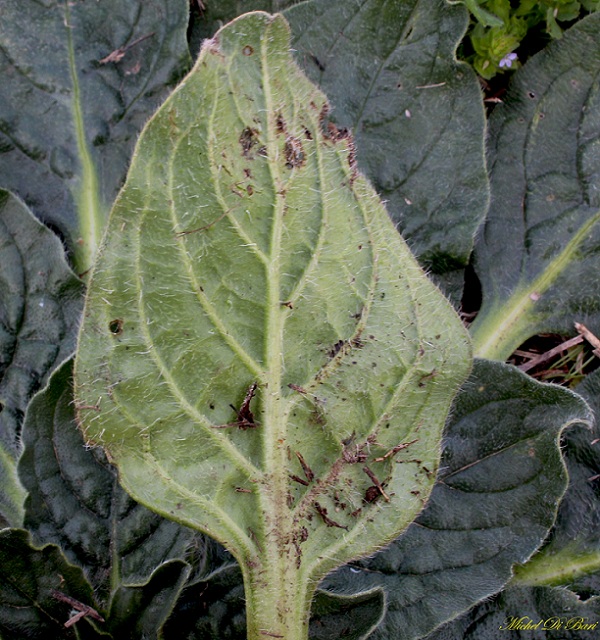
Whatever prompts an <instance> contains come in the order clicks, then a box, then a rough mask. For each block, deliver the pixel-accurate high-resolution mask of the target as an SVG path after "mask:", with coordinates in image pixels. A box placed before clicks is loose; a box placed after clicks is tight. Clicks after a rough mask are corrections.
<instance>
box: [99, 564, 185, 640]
mask: <svg viewBox="0 0 600 640" xmlns="http://www.w3.org/2000/svg"><path fill="white" fill-rule="evenodd" d="M189 569H190V568H189V566H188V565H187V564H186V563H185V562H182V561H181V560H171V561H170V562H166V563H165V564H163V565H162V566H160V567H159V568H158V569H156V571H155V572H154V573H153V574H152V576H151V577H150V580H149V581H148V582H147V583H146V584H143V585H136V586H120V587H119V588H118V589H117V590H116V592H115V593H114V594H113V597H112V600H111V606H110V613H109V616H108V618H107V621H106V627H107V628H108V629H109V630H110V631H111V633H112V635H113V637H114V638H115V639H118V640H139V639H140V638H144V640H156V639H157V638H162V637H163V636H162V627H163V624H164V623H165V620H166V619H167V618H168V616H169V615H170V614H171V611H172V609H173V606H174V605H175V602H176V600H177V598H178V597H179V594H180V592H181V589H182V587H183V584H184V582H185V580H186V578H187V576H188V573H189ZM179 637H181V636H179Z"/></svg>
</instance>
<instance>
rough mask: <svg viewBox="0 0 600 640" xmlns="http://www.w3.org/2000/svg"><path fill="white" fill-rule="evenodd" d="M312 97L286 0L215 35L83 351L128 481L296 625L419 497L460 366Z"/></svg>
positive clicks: (465, 362) (418, 277) (402, 523)
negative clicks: (287, 601)
mask: <svg viewBox="0 0 600 640" xmlns="http://www.w3.org/2000/svg"><path fill="white" fill-rule="evenodd" d="M324 106H325V98H324V96H323V94H322V93H320V92H319V90H318V89H316V88H315V87H314V86H313V85H311V84H310V83H309V82H308V80H307V79H306V78H305V77H304V76H303V75H302V74H301V73H300V71H299V70H298V69H297V67H296V66H295V65H294V63H293V61H292V59H291V55H290V52H289V30H288V27H287V25H286V23H285V21H284V20H283V18H281V17H280V16H276V17H271V16H269V15H268V14H264V13H255V14H248V15H246V16H244V17H242V18H240V19H238V20H237V21H234V22H233V23H231V24H230V25H228V26H227V27H225V28H224V29H222V30H221V31H220V32H219V33H218V34H217V36H216V38H215V39H214V40H212V41H209V42H208V43H207V44H206V46H205V48H204V49H203V52H202V54H201V56H200V58H199V60H198V62H197V64H196V66H195V68H194V70H193V71H192V72H191V73H190V75H188V76H187V78H186V79H185V80H184V82H183V84H182V85H181V87H180V88H179V89H178V90H176V91H175V92H174V93H173V94H172V96H171V97H170V98H169V99H168V100H167V102H166V103H165V104H164V105H163V107H162V108H161V109H160V110H159V112H158V113H157V114H156V115H155V117H154V118H153V119H152V120H151V121H150V123H149V125H148V127H147V128H146V130H145V131H144V133H143V134H142V136H141V138H140V142H139V146H138V148H137V151H136V154H135V156H134V160H133V164H132V168H131V170H130V173H129V176H128V180H127V183H126V185H125V188H124V190H123V191H122V193H121V196H120V198H119V200H118V201H117V203H116V206H115V208H114V210H113V214H112V217H111V220H110V224H109V230H108V234H107V236H106V244H105V246H104V248H103V252H102V254H101V257H100V259H99V261H98V263H97V265H96V269H95V271H94V275H93V279H92V283H91V286H90V292H89V297H88V303H87V311H86V314H85V316H86V317H85V319H84V325H83V329H82V333H81V338H80V348H79V353H78V360H77V364H76V388H77V392H76V398H77V403H78V405H79V418H80V420H81V423H82V426H83V429H84V431H85V434H86V438H87V439H88V440H89V441H91V442H96V443H100V444H102V445H103V446H104V447H105V448H106V450H107V452H108V455H109V457H110V458H111V459H112V460H114V461H115V462H116V464H117V465H118V466H119V470H120V479H121V482H122V483H123V486H124V487H126V489H127V490H128V491H129V492H130V493H131V494H132V495H133V496H134V497H135V498H136V499H137V500H139V501H140V502H142V503H143V504H146V505H151V506H152V508H154V509H156V510H158V511H159V512H161V513H163V514H164V515H167V516H168V517H171V518H174V519H176V520H178V521H180V522H182V523H185V524H189V525H191V526H194V527H197V528H199V529H201V530H203V531H204V532H206V533H208V534H209V535H211V536H212V537H215V538H216V539H218V540H220V541H221V542H223V543H224V544H225V546H227V547H228V548H229V549H230V550H231V551H232V553H234V555H236V557H237V559H238V560H240V561H241V563H242V566H243V568H244V570H245V579H247V580H248V582H249V583H250V584H253V585H254V587H256V585H257V581H259V582H260V584H261V585H264V584H265V583H266V584H268V589H269V591H270V593H271V596H270V597H273V596H274V594H277V595H279V594H280V593H281V592H282V590H283V593H284V594H288V596H286V597H290V598H292V601H293V602H291V605H293V607H297V611H298V612H300V613H298V615H299V616H300V618H299V620H297V622H298V624H304V623H303V622H301V619H302V618H303V617H304V615H305V609H306V607H307V603H308V601H309V600H306V598H309V595H310V592H311V591H312V590H313V589H314V586H315V584H314V579H315V578H318V577H320V576H322V575H324V574H325V573H326V572H327V571H329V570H330V569H332V568H333V567H334V566H336V565H337V564H340V563H342V562H344V561H347V560H348V559H350V558H353V557H356V556H359V555H363V554H365V553H368V552H370V551H371V550H373V549H374V548H376V547H377V546H378V545H381V544H382V543H384V542H386V541H389V540H392V539H393V538H394V537H395V536H396V535H397V534H398V533H399V532H400V531H401V530H402V529H403V528H404V527H406V526H407V525H408V524H409V523H410V522H411V521H412V519H413V518H414V516H415V515H416V513H417V512H418V511H419V510H420V509H421V508H422V504H423V502H424V501H425V500H426V498H427V496H428V494H429V491H430V490H431V486H432V484H433V475H432V474H431V473H429V472H427V471H425V470H424V469H423V468H422V467H421V465H425V466H427V467H428V468H429V469H430V470H431V471H433V470H435V469H436V467H437V464H438V459H439V443H440V439H441V432H442V428H443V423H444V420H445V417H446V415H447V412H448V408H449V405H450V402H451V400H452V397H453V395H454V394H455V392H456V390H457V388H458V386H459V385H460V384H461V383H462V381H463V380H464V378H465V377H466V375H467V373H468V371H469V368H470V357H469V344H468V338H467V336H466V333H465V332H464V329H463V327H462V325H461V323H460V321H459V319H458V317H457V316H456V314H455V313H454V312H453V311H452V309H451V307H450V305H449V304H448V303H447V301H446V300H445V299H444V297H443V296H442V295H441V294H440V293H439V291H438V290H437V289H436V288H435V287H434V286H433V285H432V284H431V282H429V281H428V280H427V278H426V277H425V275H424V274H423V272H422V270H421V269H420V267H419V266H418V265H417V263H416V261H415V260H414V258H413V257H412V255H411V254H410V252H409V250H408V249H407V247H406V245H405V244H404V243H403V242H402V240H401V238H400V237H399V236H398V235H397V233H396V231H395V229H394V227H393V225H392V223H391V221H390V220H389V218H388V217H387V214H386V212H385V210H384V209H383V207H382V205H381V203H380V202H379V200H378V199H377V196H376V195H375V193H374V192H373V190H372V189H371V188H370V186H369V185H368V184H367V182H366V180H365V179H364V178H363V177H362V176H361V175H360V174H359V173H358V171H357V170H356V166H355V163H354V156H353V146H352V141H351V139H350V138H349V137H348V135H347V134H346V133H344V132H340V131H336V132H333V131H331V130H327V131H323V130H322V128H321V115H322V113H323V111H324ZM409 448H410V452H409ZM407 455H408V456H409V458H412V459H419V461H420V462H419V463H411V464H407V465H401V464H396V458H397V457H398V456H400V457H406V456H407ZM342 530H343V531H345V532H346V533H345V534H344V536H342V537H340V531H342ZM365 541H367V542H366V543H365ZM289 558H292V559H293V561H292V562H290V560H289ZM262 571H265V572H266V573H261V572H262ZM264 575H268V576H270V577H269V578H268V579H264V580H263V578H262V577H261V578H260V580H259V576H264ZM288 581H289V582H288ZM300 583H302V584H303V585H304V586H303V587H302V589H304V588H306V589H308V591H307V592H302V593H301V594H300V593H298V594H296V595H294V596H293V597H292V596H291V595H290V594H291V593H292V591H293V590H294V589H295V588H296V587H292V586H290V585H291V584H296V586H297V585H298V584H300ZM284 585H285V586H284ZM257 588H258V587H257ZM263 588H264V587H263ZM253 593H254V595H255V592H247V598H248V602H249V606H251V607H253V608H255V610H256V607H257V606H258V605H257V602H258V601H257V602H254V601H252V597H253ZM296 596H298V597H296ZM265 609H268V608H265V607H262V612H261V615H265V616H269V615H272V614H271V613H270V612H269V611H268V610H265ZM264 624H270V623H267V622H265V623H264ZM278 624H279V623H278ZM252 633H254V634H255V635H256V634H257V633H258V631H257V630H249V634H250V635H251V636H252Z"/></svg>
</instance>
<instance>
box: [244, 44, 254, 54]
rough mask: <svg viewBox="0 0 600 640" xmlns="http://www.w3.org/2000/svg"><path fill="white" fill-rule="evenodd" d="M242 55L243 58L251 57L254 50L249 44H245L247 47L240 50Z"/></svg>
mask: <svg viewBox="0 0 600 640" xmlns="http://www.w3.org/2000/svg"><path fill="white" fill-rule="evenodd" d="M242 53H243V54H244V55H245V56H251V55H252V54H253V53H254V49H253V48H252V47H251V46H250V45H249V44H247V45H246V46H245V47H244V48H243V49H242Z"/></svg>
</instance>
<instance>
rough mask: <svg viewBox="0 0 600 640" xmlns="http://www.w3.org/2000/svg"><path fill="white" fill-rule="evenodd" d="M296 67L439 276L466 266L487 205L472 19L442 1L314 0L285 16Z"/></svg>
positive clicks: (423, 259)
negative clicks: (467, 55) (471, 60)
mask: <svg viewBox="0 0 600 640" xmlns="http://www.w3.org/2000/svg"><path fill="white" fill-rule="evenodd" d="M285 15H286V17H287V18H288V19H289V21H290V25H291V27H292V32H293V34H294V38H293V45H294V48H295V49H296V50H297V52H298V53H297V59H298V60H299V61H300V62H301V64H302V66H303V67H304V69H305V70H306V71H307V73H308V75H309V77H310V78H311V79H312V80H313V81H315V82H317V83H318V84H319V86H320V87H321V88H322V89H323V91H324V92H325V93H326V94H327V96H328V97H329V99H330V100H331V102H332V105H333V110H332V114H331V117H332V119H333V120H334V122H335V123H336V124H337V125H339V126H340V127H348V128H350V129H351V130H352V132H353V134H354V136H355V140H356V146H357V149H358V165H359V167H360V168H361V169H362V170H363V171H364V172H365V174H366V176H367V177H368V178H369V179H370V180H371V182H372V183H373V185H374V187H375V189H376V190H377V191H378V193H379V194H380V195H381V196H382V197H383V198H384V199H385V200H386V202H387V207H388V210H389V212H390V215H391V216H392V219H393V220H394V222H395V223H396V224H397V225H398V228H399V229H400V230H401V232H402V234H403V236H404V237H405V238H406V239H407V241H408V242H409V244H410V245H411V248H412V249H413V251H414V252H415V253H416V254H417V256H419V258H420V260H421V262H422V263H424V264H426V265H427V267H428V268H429V269H431V270H432V271H433V272H434V273H436V274H445V273H448V272H452V271H454V270H456V269H458V268H462V267H464V266H465V264H466V263H467V261H468V258H469V255H470V253H471V249H472V246H473V236H474V233H475V230H476V228H477V227H478V225H479V223H480V222H481V219H482V217H483V215H484V214H485V211H486V208H487V202H488V184H487V177H486V172H485V166H484V158H483V144H482V140H483V132H484V127H485V119H484V113H483V107H482V102H481V93H480V88H479V84H478V82H477V78H476V77H475V74H474V73H473V71H472V69H470V68H469V67H468V65H465V64H463V63H459V62H457V60H456V57H455V55H454V54H455V49H456V47H457V45H458V42H459V41H460V40H461V38H462V37H463V35H464V32H465V29H466V26H467V20H468V14H467V11H466V10H465V8H464V7H462V6H457V5H454V6H451V5H450V4H448V3H446V2H439V1H438V0H410V1H405V2H397V1H396V0H335V1H334V0H313V1H311V2H304V3H301V4H299V5H297V6H295V7H292V8H291V9H288V10H287V11H286V12H285Z"/></svg>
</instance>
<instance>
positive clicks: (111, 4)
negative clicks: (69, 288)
mask: <svg viewBox="0 0 600 640" xmlns="http://www.w3.org/2000/svg"><path fill="white" fill-rule="evenodd" d="M187 18H188V1H187V0H153V1H152V2H148V1H147V0H127V2H123V1H122V0H102V1H101V2H96V1H94V2H84V1H82V0H76V1H75V2H73V1H71V0H56V1H54V2H47V1H45V2H40V1H39V0H3V2H2V20H1V21H0V76H1V77H2V83H0V185H2V186H4V187H7V188H10V189H12V190H14V191H15V192H16V193H17V194H18V195H20V196H21V197H22V198H23V199H24V200H25V201H26V202H27V204H28V205H29V206H30V207H31V208H32V209H33V211H34V213H35V214H36V215H37V216H39V217H40V218H41V219H42V220H43V221H44V222H46V223H49V224H51V225H52V226H53V227H55V228H57V229H60V231H61V233H62V234H64V235H65V236H66V237H67V238H68V244H69V247H70V249H71V250H73V251H74V252H75V256H76V266H77V270H78V272H79V273H81V272H83V271H85V270H86V269H88V268H89V267H90V266H91V262H92V257H93V255H94V253H95V248H96V245H97V243H98V241H99V238H100V236H101V233H102V231H103V229H104V225H105V222H106V214H107V212H108V210H109V207H110V205H111V203H112V201H113V199H114V197H115V195H116V193H117V190H118V189H119V187H120V186H121V184H122V182H123V179H124V176H125V171H126V169H127V166H128V164H129V161H130V157H131V151H132V149H133V144H134V142H135V139H136V138H137V135H138V133H139V131H140V130H141V128H142V126H143V125H144V123H145V122H146V120H147V119H148V116H149V114H150V113H151V112H152V111H153V110H154V109H155V108H156V106H158V105H159V104H160V102H161V101H162V100H163V99H164V98H165V97H166V95H167V94H168V91H169V89H170V87H172V85H173V84H174V83H175V82H176V81H177V79H178V78H179V77H180V76H181V74H182V72H183V71H185V70H186V69H187V67H188V65H189V54H188V50H187V43H186V40H185V33H186V26H187Z"/></svg>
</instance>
